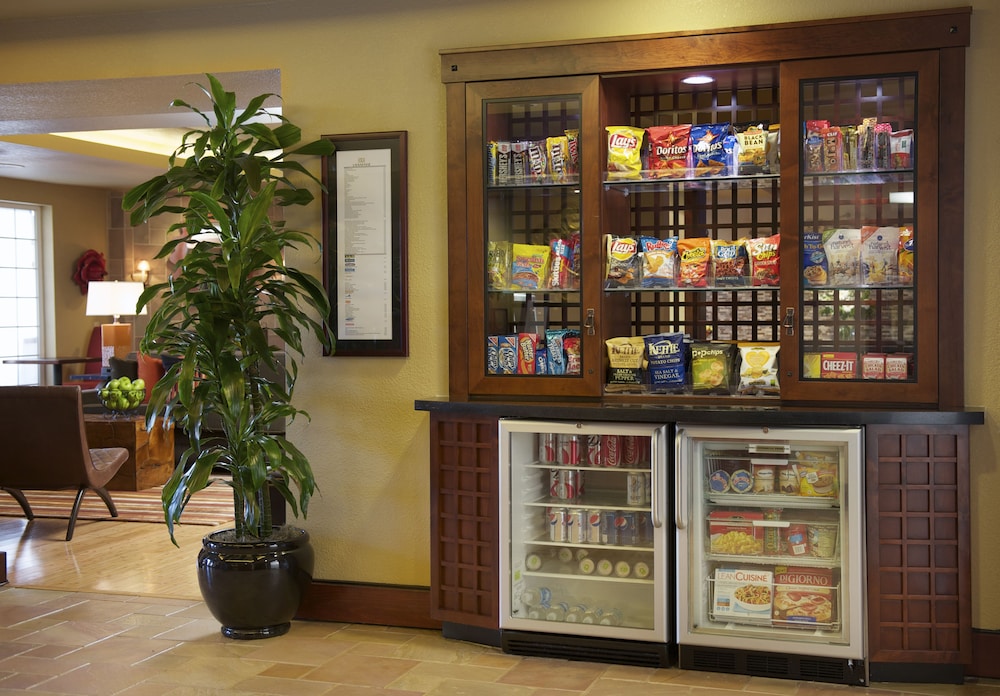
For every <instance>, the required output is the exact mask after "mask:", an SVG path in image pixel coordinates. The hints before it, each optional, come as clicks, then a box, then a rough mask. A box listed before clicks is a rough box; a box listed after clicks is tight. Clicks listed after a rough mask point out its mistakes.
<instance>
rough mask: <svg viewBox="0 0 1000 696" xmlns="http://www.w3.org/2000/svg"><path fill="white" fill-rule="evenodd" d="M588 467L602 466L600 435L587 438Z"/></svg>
mask: <svg viewBox="0 0 1000 696" xmlns="http://www.w3.org/2000/svg"><path fill="white" fill-rule="evenodd" d="M587 466H602V464H601V436H600V435H588V436H587Z"/></svg>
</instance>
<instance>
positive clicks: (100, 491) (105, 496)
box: [94, 488, 118, 517]
mask: <svg viewBox="0 0 1000 696" xmlns="http://www.w3.org/2000/svg"><path fill="white" fill-rule="evenodd" d="M94 492H95V493H97V495H99V496H101V500H103V501H104V504H105V505H107V506H108V512H110V513H111V516H112V517H118V508H116V507H115V501H113V500H112V499H111V494H110V493H108V489H107V488H95V489H94Z"/></svg>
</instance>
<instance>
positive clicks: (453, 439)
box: [431, 413, 500, 628]
mask: <svg viewBox="0 0 1000 696" xmlns="http://www.w3.org/2000/svg"><path fill="white" fill-rule="evenodd" d="M497 448H498V442H497V419H496V418H492V417H477V416H449V415H445V414H438V413H432V414H431V501H432V509H431V543H432V549H431V603H432V606H431V612H432V615H433V616H434V618H436V619H440V620H442V621H451V622H455V623H461V624H464V625H469V626H481V627H484V628H499V626H500V613H499V601H498V600H499V598H498V594H497V592H498V588H499V576H498V575H497V573H498V568H497V563H498V558H499V556H498V545H499V529H498V526H497V525H498V522H497V520H498V518H499V512H498V509H497V505H498V500H499V497H500V493H499V491H498V490H497V486H498V483H499V474H498V457H499V454H498V449H497Z"/></svg>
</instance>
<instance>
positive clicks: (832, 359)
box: [819, 353, 858, 379]
mask: <svg viewBox="0 0 1000 696" xmlns="http://www.w3.org/2000/svg"><path fill="white" fill-rule="evenodd" d="M819 376H820V377H821V378H823V379H854V378H855V377H857V376H858V355H857V353H820V356H819Z"/></svg>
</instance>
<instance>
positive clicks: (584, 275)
mask: <svg viewBox="0 0 1000 696" xmlns="http://www.w3.org/2000/svg"><path fill="white" fill-rule="evenodd" d="M470 89H471V90H473V92H474V97H475V98H473V99H470V100H469V103H470V104H471V106H470V113H469V114H468V118H469V122H470V124H472V125H473V126H474V127H472V128H470V133H472V134H473V135H472V136H471V138H472V139H470V141H469V148H470V154H471V156H470V176H472V177H481V183H480V182H477V183H478V184H479V188H480V190H482V192H483V193H482V207H481V209H480V208H478V207H477V206H470V210H469V236H470V244H469V250H470V258H469V260H468V262H469V287H470V298H469V301H470V307H471V308H476V307H479V306H481V307H482V317H481V320H480V321H476V319H475V318H473V321H471V322H470V336H469V355H470V360H469V370H470V375H469V383H470V390H471V391H473V392H474V393H488V394H539V393H545V394H553V395H585V394H590V393H594V391H595V390H599V385H596V378H597V377H598V376H599V372H600V369H599V361H600V357H599V354H595V349H596V348H597V347H598V346H597V341H596V340H594V336H595V321H596V317H595V312H596V307H597V303H596V300H595V299H594V298H593V297H591V296H592V295H593V291H589V292H588V290H587V288H586V284H587V283H588V282H591V281H590V280H589V278H588V274H589V270H588V266H589V265H590V262H589V261H588V260H587V257H588V255H589V256H592V255H593V252H592V251H588V246H589V245H590V244H591V243H592V242H591V237H592V236H593V238H595V239H596V238H597V235H598V231H597V230H589V229H585V228H586V225H585V224H584V223H583V221H584V220H587V219H594V217H593V216H592V215H591V216H588V215H587V210H588V206H592V205H593V203H591V202H590V201H589V198H591V197H592V196H591V195H588V193H587V191H588V190H589V191H596V187H595V186H594V185H593V184H592V183H591V185H590V186H589V189H588V186H587V184H588V181H587V180H588V179H590V178H592V177H593V176H594V175H593V169H594V168H593V165H589V164H587V162H588V161H589V159H590V158H593V157H594V154H593V153H589V152H588V149H589V148H588V147H587V145H586V142H587V140H589V138H587V137H586V136H587V135H588V131H589V130H591V129H592V126H590V125H589V123H588V119H591V118H595V117H594V116H589V114H596V78H578V79H565V80H531V81H526V82H525V83H516V82H515V83H510V82H507V83H503V84H499V83H497V84H494V83H483V84H477V85H474V86H472V87H470ZM588 169H589V170H590V173H588ZM470 188H471V185H470ZM480 298H481V299H480Z"/></svg>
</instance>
